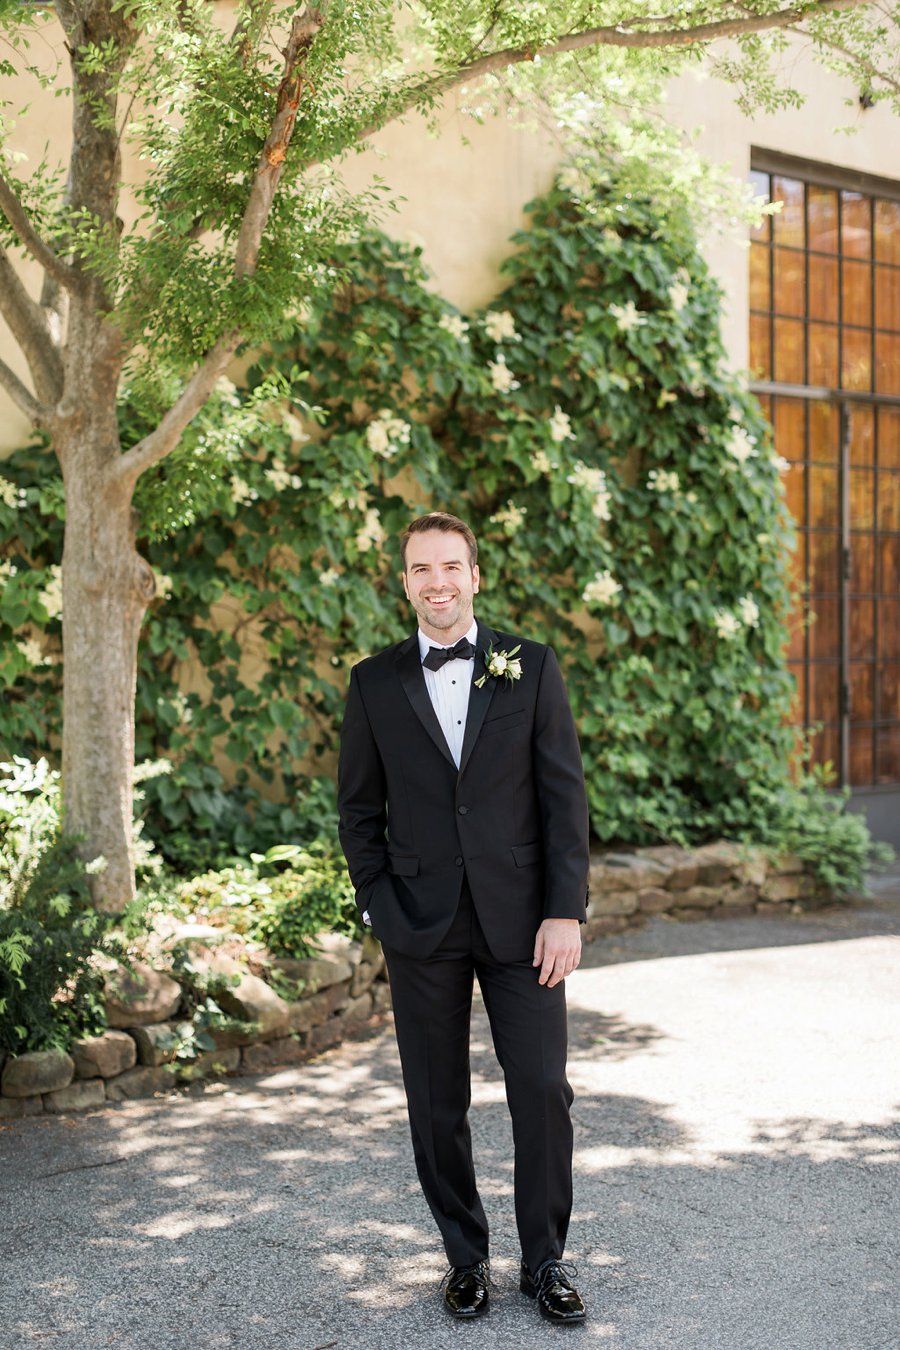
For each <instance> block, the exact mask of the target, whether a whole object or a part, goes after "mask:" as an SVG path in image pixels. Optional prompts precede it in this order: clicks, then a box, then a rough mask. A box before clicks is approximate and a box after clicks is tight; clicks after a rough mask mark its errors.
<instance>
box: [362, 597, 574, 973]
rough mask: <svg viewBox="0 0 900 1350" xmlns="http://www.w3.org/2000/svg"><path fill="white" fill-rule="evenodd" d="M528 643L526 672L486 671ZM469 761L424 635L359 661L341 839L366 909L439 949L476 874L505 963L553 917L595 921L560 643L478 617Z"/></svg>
mask: <svg viewBox="0 0 900 1350" xmlns="http://www.w3.org/2000/svg"><path fill="white" fill-rule="evenodd" d="M517 644H521V649H520V651H519V652H518V654H517V659H519V660H520V661H521V663H522V675H521V678H520V679H518V680H516V681H510V680H507V679H505V678H504V677H502V676H501V677H494V676H491V675H488V677H487V679H486V680H485V681H484V684H483V685H482V686H481V688H477V687H476V685H475V680H477V679H479V678H480V677H481V676H482V675H484V674H485V671H486V666H485V660H484V653H485V652H486V650H487V648H488V646H489V645H492V646H493V650H494V651H495V652H496V651H501V650H505V651H510V650H511V649H512V648H513V647H515V646H516V645H517ZM472 667H473V668H472V675H471V678H472V688H471V691H470V694H469V707H468V714H467V717H466V729H465V739H464V741H463V748H462V756H461V760H460V766H459V770H458V771H457V768H456V765H455V764H454V762H453V758H452V756H451V754H450V750H449V748H448V746H447V742H446V740H445V738H444V735H443V732H442V731H441V727H440V723H439V721H438V718H437V714H436V713H435V711H434V708H433V706H432V703H431V699H430V697H429V694H428V690H427V687H426V685H425V676H424V673H423V670H422V662H421V658H420V656H419V644H418V638H417V635H416V634H415V633H414V634H413V635H412V637H409V638H407V639H406V640H405V641H404V642H400V643H398V644H397V645H395V646H393V647H388V648H387V649H386V650H385V651H383V652H379V653H378V655H376V656H372V657H369V658H368V659H367V660H365V661H361V662H360V664H359V665H357V666H355V667H354V668H353V671H352V672H351V676H350V689H349V693H348V697H347V707H346V712H345V714H344V722H343V727H342V731H341V753H340V765H339V771H338V784H339V788H338V796H339V803H340V838H341V845H342V847H343V850H344V854H345V856H346V858H347V864H348V867H349V869H350V877H351V880H352V881H353V885H354V886H355V888H356V900H357V904H358V905H359V908H360V911H361V912H365V911H366V910H368V912H369V917H370V919H371V923H372V930H373V932H374V933H375V935H376V937H378V938H380V939H381V940H382V941H383V942H384V943H385V945H386V946H388V947H393V948H395V949H397V950H398V951H400V952H403V953H405V954H407V955H409V956H428V955H429V954H430V953H431V952H432V951H433V950H434V948H435V947H436V946H437V945H438V943H439V942H440V941H441V938H442V937H443V936H444V935H445V933H446V932H447V930H448V929H449V927H450V924H451V923H452V921H453V918H454V915H455V913H456V910H457V906H458V904H459V897H460V891H461V889H462V883H463V877H464V876H466V877H467V878H468V881H469V886H470V888H471V892H472V899H473V902H474V904H475V908H476V911H477V913H478V917H479V921H480V923H481V926H482V928H483V930H484V934H485V937H486V939H487V941H488V944H489V946H490V948H491V951H492V952H493V954H494V956H495V957H496V958H497V959H498V960H499V961H521V960H525V959H527V958H529V957H531V955H532V954H533V950H534V938H535V934H536V932H537V929H538V926H539V924H540V923H541V920H542V919H545V918H557V919H579V920H582V921H583V920H584V918H585V906H586V902H587V889H588V866H589V858H588V812H587V800H586V796H585V789H584V774H583V770H582V763H581V753H580V750H579V746H578V737H577V734H576V731H575V724H574V721H573V718H572V714H571V711H570V709H569V703H568V699H567V698H566V692H565V688H564V686H563V680H562V674H561V672H560V669H559V665H558V663H557V660H556V657H555V655H554V653H553V651H552V649H551V648H550V647H546V646H544V645H543V644H541V643H538V642H529V641H528V640H527V639H525V638H519V637H513V636H512V635H511V634H509V633H499V632H495V631H493V630H492V629H490V628H487V627H486V626H485V625H484V624H481V623H479V624H478V642H477V651H476V655H475V659H474V661H473V662H472Z"/></svg>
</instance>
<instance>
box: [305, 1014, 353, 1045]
mask: <svg viewBox="0 0 900 1350" xmlns="http://www.w3.org/2000/svg"><path fill="white" fill-rule="evenodd" d="M345 1034H346V1027H345V1025H344V1019H343V1018H342V1017H329V1019H328V1021H327V1022H322V1023H321V1024H320V1025H319V1026H317V1027H313V1029H312V1031H311V1032H310V1033H309V1041H308V1045H309V1049H310V1050H311V1051H312V1052H313V1053H315V1052H316V1051H319V1050H330V1049H331V1047H332V1046H334V1045H340V1043H341V1041H342V1040H343V1039H344V1036H345Z"/></svg>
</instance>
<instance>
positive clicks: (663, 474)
mask: <svg viewBox="0 0 900 1350" xmlns="http://www.w3.org/2000/svg"><path fill="white" fill-rule="evenodd" d="M647 487H648V488H650V490H651V491H652V492H680V491H681V480H680V478H679V477H678V474H677V473H676V472H675V470H674V469H651V470H650V472H649V473H648V474H647Z"/></svg>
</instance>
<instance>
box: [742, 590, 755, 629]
mask: <svg viewBox="0 0 900 1350" xmlns="http://www.w3.org/2000/svg"><path fill="white" fill-rule="evenodd" d="M738 614H739V615H740V618H741V622H742V623H745V624H746V625H747V627H748V628H758V627H759V605H758V604H757V603H756V601H755V600H754V599H753V597H752V596H749V595H742V596H741V598H740V600H739V601H738Z"/></svg>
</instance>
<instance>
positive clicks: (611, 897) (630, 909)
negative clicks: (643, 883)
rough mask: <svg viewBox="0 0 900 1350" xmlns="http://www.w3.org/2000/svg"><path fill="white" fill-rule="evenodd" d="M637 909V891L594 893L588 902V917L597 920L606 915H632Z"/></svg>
mask: <svg viewBox="0 0 900 1350" xmlns="http://www.w3.org/2000/svg"><path fill="white" fill-rule="evenodd" d="M637 907H638V892H637V891H596V892H593V893H592V894H591V898H590V900H589V902H588V911H587V912H588V917H589V918H591V919H599V918H602V917H604V916H605V915H607V914H633V913H634V912H635V910H636V909H637Z"/></svg>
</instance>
